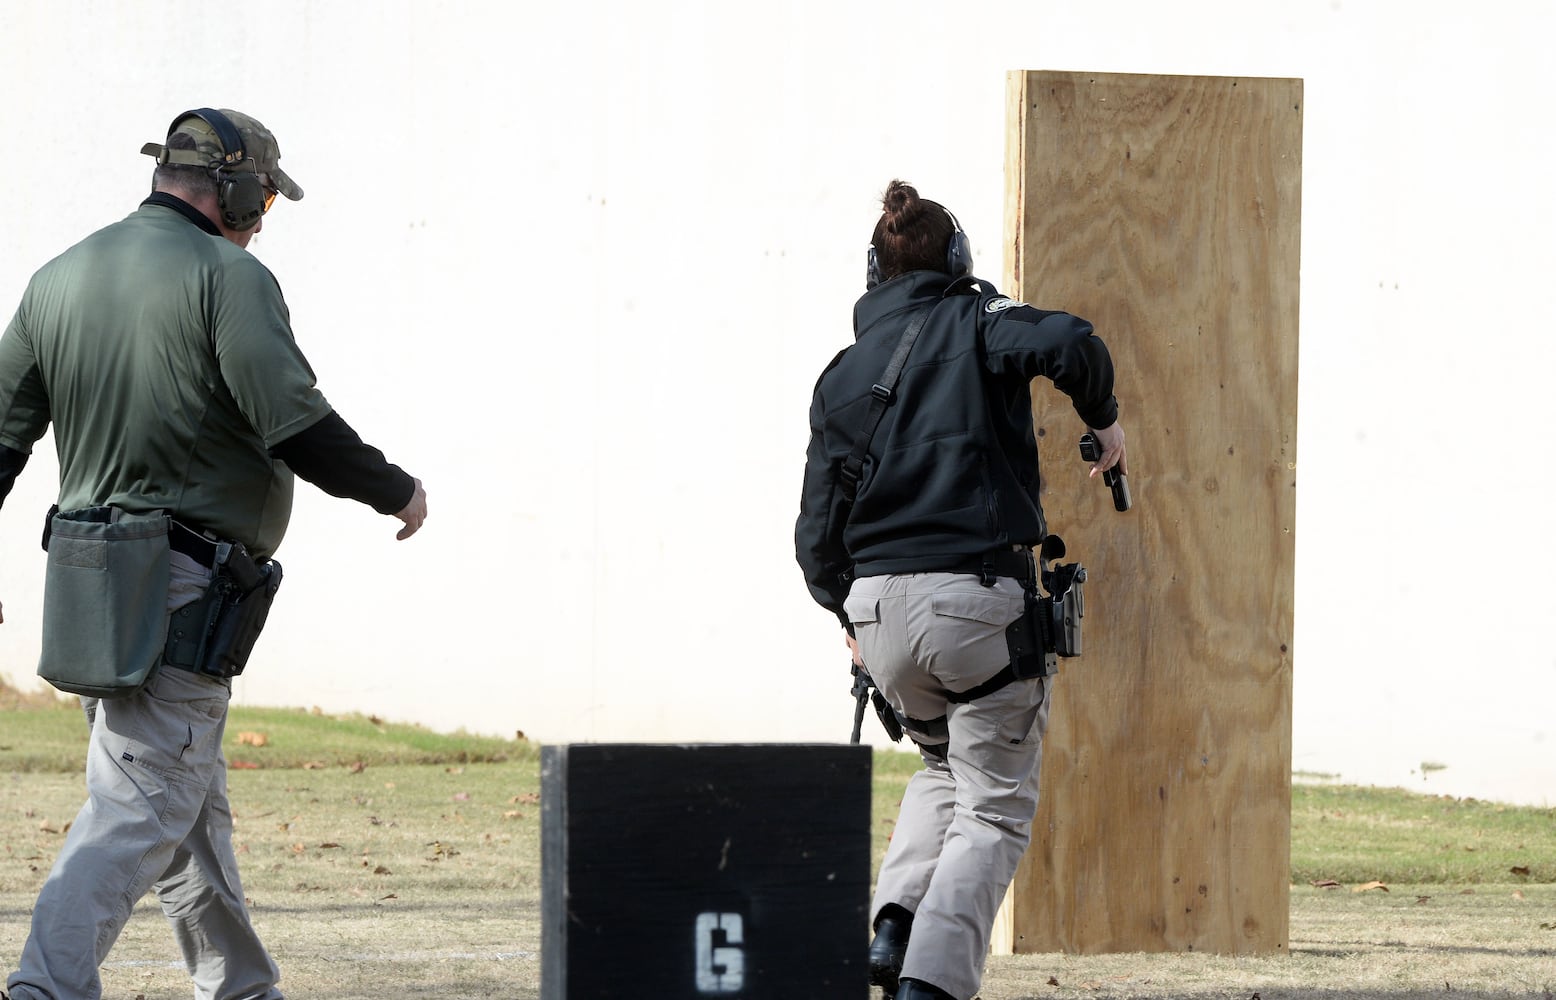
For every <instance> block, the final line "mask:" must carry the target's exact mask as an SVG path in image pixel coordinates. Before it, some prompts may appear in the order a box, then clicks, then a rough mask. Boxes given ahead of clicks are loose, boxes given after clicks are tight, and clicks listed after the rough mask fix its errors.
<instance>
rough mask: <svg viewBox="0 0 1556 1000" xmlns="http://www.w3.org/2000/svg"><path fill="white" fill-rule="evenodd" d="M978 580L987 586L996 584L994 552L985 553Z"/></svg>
mask: <svg viewBox="0 0 1556 1000" xmlns="http://www.w3.org/2000/svg"><path fill="white" fill-rule="evenodd" d="M978 582H979V583H981V584H983V585H984V586H985V587H992V586H994V553H992V552H986V553H984V556H983V568H982V569H980V570H979V571H978Z"/></svg>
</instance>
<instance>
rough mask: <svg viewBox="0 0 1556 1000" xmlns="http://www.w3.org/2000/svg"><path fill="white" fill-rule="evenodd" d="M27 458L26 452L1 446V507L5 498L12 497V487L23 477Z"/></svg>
mask: <svg viewBox="0 0 1556 1000" xmlns="http://www.w3.org/2000/svg"><path fill="white" fill-rule="evenodd" d="M27 458H28V455H27V453H26V452H25V451H17V450H16V449H15V448H7V447H6V446H5V445H3V444H0V506H4V505H5V498H6V497H8V496H10V495H11V487H12V486H14V485H16V477H17V476H19V475H21V473H22V467H23V466H25V465H26V464H27Z"/></svg>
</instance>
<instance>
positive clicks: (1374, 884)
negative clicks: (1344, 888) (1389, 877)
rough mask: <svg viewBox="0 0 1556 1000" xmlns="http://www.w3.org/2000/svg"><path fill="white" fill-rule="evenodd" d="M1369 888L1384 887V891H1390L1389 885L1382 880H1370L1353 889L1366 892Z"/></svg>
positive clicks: (1353, 890)
mask: <svg viewBox="0 0 1556 1000" xmlns="http://www.w3.org/2000/svg"><path fill="white" fill-rule="evenodd" d="M1369 889H1382V890H1383V891H1384V892H1388V891H1389V887H1388V886H1386V885H1384V884H1383V883H1382V882H1368V883H1367V884H1365V885H1359V886H1357V887H1356V888H1354V889H1352V890H1351V891H1352V892H1366V891H1368V890H1369Z"/></svg>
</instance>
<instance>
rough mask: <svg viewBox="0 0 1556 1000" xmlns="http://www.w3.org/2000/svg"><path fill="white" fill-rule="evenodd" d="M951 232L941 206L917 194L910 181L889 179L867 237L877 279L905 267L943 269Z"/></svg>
mask: <svg viewBox="0 0 1556 1000" xmlns="http://www.w3.org/2000/svg"><path fill="white" fill-rule="evenodd" d="M955 232H956V224H955V223H954V222H952V221H951V213H950V212H948V211H946V209H945V206H943V205H941V204H940V203H939V202H934V201H930V200H929V199H927V198H920V197H919V196H918V191H916V190H914V188H913V185H911V184H908V183H906V182H904V181H892V182H891V183H890V184H888V185H887V186H886V193H885V194H883V195H881V221H879V222H877V223H876V224H875V235H874V236H872V237H870V242H871V244H872V245H874V247H875V256H876V260H878V261H879V262H880V269H881V280H882V281H885V280H887V279H890V278H895V277H896V276H897V275H899V274H906V273H907V272H909V271H944V270H945V268H946V248H947V247H948V246H949V245H950V243H951V237H952V235H954V234H955Z"/></svg>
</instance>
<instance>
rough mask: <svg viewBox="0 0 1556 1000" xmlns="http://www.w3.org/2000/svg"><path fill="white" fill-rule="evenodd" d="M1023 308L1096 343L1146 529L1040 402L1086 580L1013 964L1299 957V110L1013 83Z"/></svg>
mask: <svg viewBox="0 0 1556 1000" xmlns="http://www.w3.org/2000/svg"><path fill="white" fill-rule="evenodd" d="M1008 96H1009V116H1010V117H1009V123H1010V124H1009V140H1008V141H1009V148H1008V153H1007V191H1008V196H1007V213H1006V216H1007V223H1006V225H1007V233H1006V236H1007V245H1008V247H1009V251H1010V254H1009V257H1008V258H1007V266H1008V268H1009V272H1008V273H1007V275H1006V283H1005V286H1004V287H1005V289H1006V290H1007V291H1009V292H1010V293H1011V294H1012V295H1015V296H1017V297H1019V298H1021V299H1022V300H1023V301H1026V302H1029V303H1031V304H1033V305H1036V306H1039V307H1041V308H1046V309H1062V310H1065V311H1068V312H1072V313H1075V314H1076V315H1079V316H1083V317H1085V318H1086V319H1088V320H1090V321H1091V322H1092V323H1093V324H1094V325H1095V327H1096V330H1097V333H1098V335H1099V336H1101V337H1102V339H1103V340H1104V341H1105V342H1106V343H1107V344H1108V347H1109V349H1110V350H1111V352H1112V354H1113V358H1114V362H1115V364H1116V366H1117V372H1118V377H1117V387H1116V392H1117V395H1118V398H1119V401H1120V404H1121V415H1120V420H1121V422H1122V424H1123V426H1124V428H1125V432H1126V434H1127V443H1128V465H1129V483H1130V486H1131V489H1132V492H1133V499H1134V508H1133V509H1132V510H1131V511H1129V512H1127V513H1124V514H1119V513H1116V512H1115V511H1114V510H1113V509H1112V505H1111V503H1110V498H1109V493H1108V490H1107V489H1106V488H1105V487H1104V486H1103V485H1102V483H1101V480H1100V477H1099V478H1098V479H1096V480H1088V479H1087V478H1086V472H1085V465H1084V464H1083V463H1082V461H1081V459H1080V456H1079V452H1078V448H1077V440H1078V438H1079V436H1080V434H1081V432H1082V431H1083V430H1084V427H1083V426H1082V424H1081V421H1080V418H1079V417H1077V416H1076V415H1075V412H1074V410H1073V409H1072V408H1071V406H1070V405H1069V400H1068V399H1066V398H1065V397H1064V396H1063V395H1062V394H1060V393H1058V392H1056V391H1055V390H1053V389H1052V387H1051V385H1050V384H1049V383H1048V382H1046V381H1044V380H1038V381H1037V382H1035V383H1034V386H1033V394H1034V404H1035V406H1034V414H1035V421H1036V425H1037V433H1038V435H1039V444H1040V451H1041V454H1042V463H1043V471H1044V501H1043V502H1044V506H1045V509H1046V510H1047V512H1048V518H1049V526H1050V530H1051V531H1053V532H1055V533H1057V534H1060V535H1062V536H1063V537H1064V539H1065V540H1066V542H1067V543H1068V545H1069V550H1070V556H1069V558H1071V559H1079V561H1081V562H1082V563H1084V564H1085V565H1086V567H1087V569H1088V571H1089V573H1090V580H1089V582H1088V584H1087V585H1086V595H1085V596H1086V618H1085V653H1084V655H1083V656H1082V657H1081V658H1079V659H1074V660H1068V661H1062V673H1061V675H1060V677H1059V680H1058V684H1057V685H1056V688H1055V696H1054V697H1055V704H1054V710H1053V721H1052V726H1051V729H1050V731H1049V734H1048V739H1047V741H1046V744H1045V747H1044V759H1043V772H1042V801H1041V805H1040V807H1039V812H1038V816H1037V820H1036V822H1035V824H1034V828H1033V842H1032V846H1031V848H1030V850H1029V851H1028V853H1027V857H1026V859H1025V860H1024V862H1023V864H1022V868H1021V870H1020V871H1019V872H1018V874H1017V877H1016V881H1015V883H1014V884H1013V886H1012V888H1011V891H1010V894H1009V896H1008V898H1007V900H1006V907H1005V911H1004V912H1003V913H1002V916H1001V922H1000V925H999V927H998V928H996V937H995V947H996V949H997V950H1013V951H1016V952H1040V951H1068V952H1081V953H1096V952H1110V951H1172V950H1177V951H1213V952H1222V953H1235V954H1242V953H1266V954H1267V953H1276V952H1281V951H1283V950H1284V949H1285V948H1286V946H1287V938H1288V902H1289V891H1290V887H1289V856H1290V802H1291V798H1290V783H1291V676H1292V674H1291V671H1292V657H1293V651H1292V648H1291V643H1292V592H1293V569H1294V555H1293V553H1294V534H1293V532H1294V528H1295V524H1294V519H1295V512H1296V429H1297V331H1298V280H1299V252H1300V237H1301V217H1300V216H1301V172H1302V171H1301V167H1302V82H1301V81H1300V80H1281V79H1233V78H1210V77H1171V76H1137V75H1106V74H1089V73H1069V72H1064V73H1060V72H1025V71H1023V72H1015V73H1012V74H1010V77H1009V84H1008Z"/></svg>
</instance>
